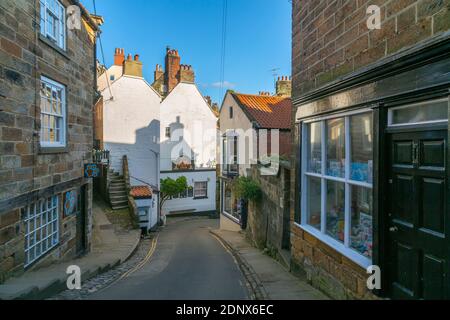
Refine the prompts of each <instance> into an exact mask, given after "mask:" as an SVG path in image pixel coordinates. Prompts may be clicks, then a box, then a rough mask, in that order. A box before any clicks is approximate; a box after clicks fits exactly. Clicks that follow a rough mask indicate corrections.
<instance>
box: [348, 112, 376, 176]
mask: <svg viewBox="0 0 450 320" xmlns="http://www.w3.org/2000/svg"><path fill="white" fill-rule="evenodd" d="M372 126H373V119H372V114H371V113H364V114H360V115H356V116H352V117H350V131H351V132H350V139H351V154H352V158H351V159H352V160H351V164H350V171H351V173H350V179H351V180H354V181H361V182H368V183H372V170H373V162H372V157H373V156H372V149H373V147H372V145H373V141H372Z"/></svg>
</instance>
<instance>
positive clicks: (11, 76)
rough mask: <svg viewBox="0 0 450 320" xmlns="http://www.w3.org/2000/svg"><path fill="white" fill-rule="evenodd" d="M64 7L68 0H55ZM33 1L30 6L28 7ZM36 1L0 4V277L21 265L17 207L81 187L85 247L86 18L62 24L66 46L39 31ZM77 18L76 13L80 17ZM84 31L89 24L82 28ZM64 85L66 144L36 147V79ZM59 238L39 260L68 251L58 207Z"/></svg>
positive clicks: (89, 93) (90, 66) (89, 46)
mask: <svg viewBox="0 0 450 320" xmlns="http://www.w3.org/2000/svg"><path fill="white" fill-rule="evenodd" d="M61 2H62V3H63V5H64V6H66V7H67V6H69V5H72V4H73V3H74V2H73V1H68V0H62V1H61ZM36 5H37V7H36ZM39 11H40V9H39V2H36V1H34V0H14V1H13V0H3V1H1V3H0V61H1V64H0V221H1V222H0V280H2V281H3V280H5V279H6V278H7V277H9V276H10V275H13V274H16V273H21V272H23V271H24V268H23V265H24V252H23V251H24V239H23V238H24V237H23V235H24V226H23V224H22V222H21V217H20V208H23V207H25V206H27V205H29V204H31V203H33V202H35V201H37V200H39V199H40V198H42V197H47V196H51V195H53V194H57V195H58V196H59V197H60V205H61V206H62V199H61V198H62V194H63V193H64V192H65V191H68V190H73V189H79V188H81V187H83V186H85V188H86V197H85V199H86V201H85V203H84V206H85V210H86V211H85V212H86V216H87V218H86V220H87V224H88V226H87V237H88V239H87V242H88V246H89V238H90V225H89V223H90V221H91V202H90V200H91V197H92V196H91V192H92V187H91V183H90V182H88V181H87V180H85V179H84V178H83V167H84V163H86V162H89V161H90V160H91V158H92V155H91V151H92V142H93V129H92V128H93V126H92V121H93V112H92V106H93V101H94V88H95V79H94V74H95V72H94V68H95V65H94V48H95V45H94V42H93V41H92V39H91V38H90V37H89V32H88V30H87V29H86V24H85V23H84V24H82V29H81V30H67V34H66V50H62V49H60V48H58V47H56V46H55V45H54V44H52V43H51V42H50V41H48V40H46V38H44V37H43V36H42V35H41V34H40V32H39V30H40V27H39V22H40V20H39V16H40V12H39ZM83 19H84V18H83ZM89 31H90V32H92V30H89ZM41 76H46V77H48V78H50V79H53V80H54V81H57V82H59V83H61V84H64V85H65V86H66V105H67V111H66V118H67V137H66V141H67V147H66V148H61V149H58V150H46V149H44V148H41V146H40V143H39V141H40V128H41V120H40V112H41V110H40V78H41ZM59 221H60V239H59V240H60V241H59V245H58V246H57V248H55V249H54V250H53V251H52V252H51V253H50V254H48V255H47V256H46V257H44V258H42V259H40V260H39V261H38V262H37V263H35V264H34V265H33V266H32V268H35V267H39V266H41V265H45V264H46V261H49V260H51V259H52V258H55V259H57V260H59V259H64V258H68V257H69V256H71V257H73V256H74V251H75V250H74V246H75V240H74V237H75V234H76V230H75V229H74V219H73V218H70V219H66V218H64V217H63V215H62V207H61V208H60V220H59Z"/></svg>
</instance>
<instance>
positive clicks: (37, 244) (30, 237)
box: [22, 196, 59, 267]
mask: <svg viewBox="0 0 450 320" xmlns="http://www.w3.org/2000/svg"><path fill="white" fill-rule="evenodd" d="M58 202H59V201H58V196H52V197H49V198H46V199H41V200H39V201H37V202H35V203H33V204H31V205H29V206H27V207H25V208H23V209H22V219H23V223H24V228H25V267H27V266H29V265H30V264H32V263H33V262H35V261H36V260H38V259H39V258H40V257H42V256H44V255H45V254H46V253H47V252H49V251H50V250H51V249H52V248H54V247H55V246H56V245H58V243H59V205H58Z"/></svg>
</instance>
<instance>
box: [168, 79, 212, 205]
mask: <svg viewBox="0 0 450 320" xmlns="http://www.w3.org/2000/svg"><path fill="white" fill-rule="evenodd" d="M177 117H179V119H177ZM160 119H161V128H160V137H161V165H160V168H161V171H162V173H161V178H162V179H163V178H165V177H171V178H173V179H176V178H177V177H179V176H185V177H186V178H187V179H188V184H189V185H192V186H193V185H194V184H193V181H207V179H209V182H208V199H200V200H193V199H192V198H191V199H189V198H185V199H174V200H169V201H167V202H166V203H165V205H164V209H165V211H166V212H171V211H182V210H195V211H197V212H201V211H215V210H216V196H215V194H216V172H215V171H202V170H200V171H194V172H176V171H173V172H171V173H165V171H171V170H172V160H176V159H177V158H178V157H179V155H180V150H181V149H183V154H184V155H185V156H188V157H191V151H193V152H194V153H195V166H196V168H207V167H208V168H214V169H215V166H216V145H217V140H216V137H217V117H216V116H215V115H214V113H213V112H212V110H211V108H210V107H209V105H208V103H207V102H206V101H205V99H204V98H203V96H202V95H201V93H200V92H199V90H198V88H197V86H196V85H195V84H192V83H180V84H178V85H177V86H176V87H175V89H173V90H172V92H171V93H170V94H169V95H168V96H167V97H166V98H165V99H164V100H163V102H162V103H161V118H160ZM177 120H179V122H177ZM167 127H171V128H172V134H171V139H168V138H166V135H165V132H166V128H167ZM180 138H182V139H181V140H180Z"/></svg>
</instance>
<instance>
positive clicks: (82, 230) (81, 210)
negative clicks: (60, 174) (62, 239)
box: [76, 188, 87, 255]
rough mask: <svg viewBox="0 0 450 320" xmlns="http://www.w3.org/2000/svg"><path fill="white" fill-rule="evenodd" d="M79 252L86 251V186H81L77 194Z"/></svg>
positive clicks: (79, 253)
mask: <svg viewBox="0 0 450 320" xmlns="http://www.w3.org/2000/svg"><path fill="white" fill-rule="evenodd" d="M76 208H77V209H76V210H77V211H76V216H77V235H76V241H77V244H76V246H77V248H76V250H77V254H78V255H81V254H83V253H85V252H86V249H87V248H86V210H85V195H84V188H81V189H80V191H79V192H78V195H77V207H76Z"/></svg>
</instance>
